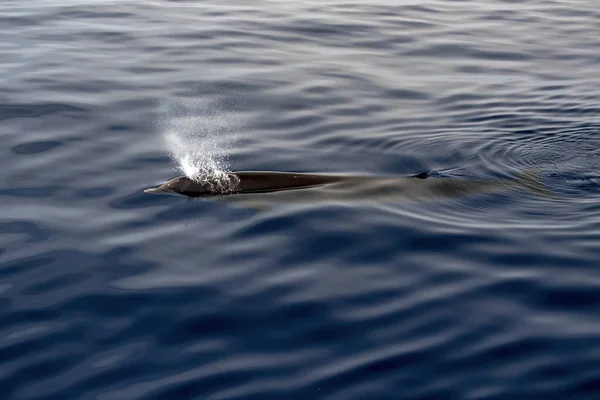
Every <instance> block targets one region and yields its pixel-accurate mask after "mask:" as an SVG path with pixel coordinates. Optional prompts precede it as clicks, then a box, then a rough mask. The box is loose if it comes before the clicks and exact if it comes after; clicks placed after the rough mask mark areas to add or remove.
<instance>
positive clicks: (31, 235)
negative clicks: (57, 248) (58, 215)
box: [0, 221, 52, 243]
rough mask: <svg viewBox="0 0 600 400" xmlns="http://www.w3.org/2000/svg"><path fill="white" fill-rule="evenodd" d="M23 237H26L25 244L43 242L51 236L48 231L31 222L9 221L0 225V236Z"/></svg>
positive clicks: (50, 232)
mask: <svg viewBox="0 0 600 400" xmlns="http://www.w3.org/2000/svg"><path fill="white" fill-rule="evenodd" d="M14 234H19V235H24V236H26V237H27V240H26V241H25V242H26V243H32V242H43V241H45V240H48V239H49V238H50V237H51V236H52V231H51V230H50V229H46V228H43V227H42V226H40V225H38V224H36V223H34V222H31V221H11V222H3V223H0V235H14Z"/></svg>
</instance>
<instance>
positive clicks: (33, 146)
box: [12, 141, 63, 155]
mask: <svg viewBox="0 0 600 400" xmlns="http://www.w3.org/2000/svg"><path fill="white" fill-rule="evenodd" d="M62 145H63V143H62V142H52V141H47V142H32V143H23V144H19V145H16V146H13V147H12V151H13V153H15V154H21V155H29V154H38V153H43V152H46V151H49V150H52V149H54V148H56V147H60V146H62Z"/></svg>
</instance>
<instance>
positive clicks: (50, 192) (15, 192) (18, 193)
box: [0, 186, 63, 198]
mask: <svg viewBox="0 0 600 400" xmlns="http://www.w3.org/2000/svg"><path fill="white" fill-rule="evenodd" d="M62 189H63V188H62V187H55V186H51V187H30V188H14V189H0V196H6V197H32V198H42V197H53V196H55V195H56V194H57V193H58V192H59V191H61V190H62Z"/></svg>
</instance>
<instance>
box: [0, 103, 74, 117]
mask: <svg viewBox="0 0 600 400" xmlns="http://www.w3.org/2000/svg"><path fill="white" fill-rule="evenodd" d="M84 111H85V110H84V109H83V108H80V107H76V106H71V105H67V104H52V103H47V104H0V121H5V120H7V119H11V118H38V117H41V116H43V115H52V114H59V113H68V112H73V113H81V112H84Z"/></svg>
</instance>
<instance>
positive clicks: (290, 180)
mask: <svg viewBox="0 0 600 400" xmlns="http://www.w3.org/2000/svg"><path fill="white" fill-rule="evenodd" d="M512 189H522V190H525V191H527V192H529V193H532V194H535V195H541V196H544V197H547V198H548V197H552V196H551V195H550V194H549V192H548V191H547V190H546V188H545V187H543V186H542V184H541V183H540V181H539V179H538V173H537V171H525V172H522V173H521V174H519V175H518V176H516V177H515V178H513V179H510V180H479V179H460V178H443V177H432V176H431V174H430V173H428V172H422V173H418V174H416V175H409V176H404V177H380V176H371V175H343V174H340V175H337V174H313V173H297V172H278V171H240V172H227V173H224V172H221V173H213V174H200V175H198V176H197V177H194V178H190V177H187V176H179V177H176V178H173V179H171V180H169V181H167V182H165V183H163V184H161V185H160V186H158V187H155V188H149V189H146V190H144V192H146V193H157V194H161V193H162V194H174V195H179V196H184V197H188V198H197V199H202V198H217V199H219V200H222V201H226V202H233V203H245V205H247V206H250V207H252V208H257V209H260V208H262V206H261V204H266V203H307V202H318V201H326V202H336V203H350V202H351V203H357V202H359V203H361V202H363V203H364V202H373V201H375V202H394V201H398V200H421V199H440V198H457V197H465V196H469V195H476V194H486V193H498V192H501V191H506V190H512Z"/></svg>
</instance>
